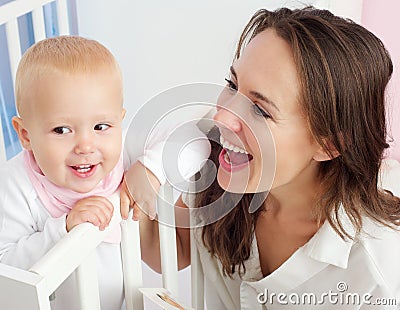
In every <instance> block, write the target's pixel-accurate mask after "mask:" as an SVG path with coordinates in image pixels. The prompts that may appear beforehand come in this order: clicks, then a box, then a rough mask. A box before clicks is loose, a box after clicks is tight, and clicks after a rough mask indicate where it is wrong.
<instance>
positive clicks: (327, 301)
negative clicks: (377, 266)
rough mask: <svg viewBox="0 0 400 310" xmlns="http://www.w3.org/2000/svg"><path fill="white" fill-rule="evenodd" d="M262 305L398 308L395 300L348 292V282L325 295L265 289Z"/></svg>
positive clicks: (339, 284)
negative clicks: (288, 292) (378, 306)
mask: <svg viewBox="0 0 400 310" xmlns="http://www.w3.org/2000/svg"><path fill="white" fill-rule="evenodd" d="M257 300H258V302H259V303H260V304H270V305H273V304H278V305H371V306H372V305H375V306H376V305H380V306H396V305H397V301H396V299H395V298H374V297H373V295H372V294H370V293H365V294H358V293H351V292H348V286H347V283H346V282H338V283H337V285H336V290H335V291H334V290H329V291H327V292H325V293H321V294H315V293H301V294H299V293H290V294H287V293H275V292H270V291H269V290H268V289H265V290H264V292H263V293H260V294H258V295H257Z"/></svg>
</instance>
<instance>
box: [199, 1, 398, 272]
mask: <svg viewBox="0 0 400 310" xmlns="http://www.w3.org/2000/svg"><path fill="white" fill-rule="evenodd" d="M267 28H273V29H274V30H275V31H276V33H277V34H278V35H279V36H280V37H281V38H282V39H284V40H285V41H286V42H287V43H288V44H289V46H290V47H291V49H292V52H293V55H294V59H295V63H296V66H297V72H298V75H299V81H300V85H301V94H300V98H299V99H300V102H301V103H302V106H303V109H304V111H305V114H306V115H307V119H308V123H309V127H310V130H311V133H312V134H313V136H314V138H315V139H316V141H317V142H318V143H319V144H320V145H322V146H323V147H324V148H325V150H326V151H327V152H328V153H331V152H332V150H336V151H338V153H339V154H340V155H339V156H338V157H336V158H334V159H332V160H329V161H326V162H323V163H321V165H320V179H321V184H322V187H321V188H323V189H324V191H323V192H321V193H320V195H319V200H318V203H317V205H316V208H315V212H316V215H317V218H319V219H323V218H326V220H327V221H328V222H329V223H330V224H331V226H332V227H333V228H334V229H335V231H336V232H337V233H338V234H339V235H340V236H341V237H342V238H345V237H348V238H352V237H353V236H352V235H351V233H350V232H348V231H346V230H345V228H344V226H343V223H342V221H341V216H340V210H341V208H343V210H344V211H345V213H346V214H347V216H348V217H349V219H350V221H351V222H352V224H353V226H354V228H355V230H356V232H360V231H361V229H362V217H363V216H368V217H370V218H372V219H373V220H375V221H377V222H379V223H381V224H383V225H386V226H391V227H397V226H398V225H399V221H400V199H399V198H397V197H395V196H393V195H392V194H391V193H389V192H386V191H383V190H381V189H380V188H379V187H378V179H379V169H380V165H381V162H382V158H383V153H384V150H385V149H386V148H388V147H389V145H388V143H387V142H386V139H387V132H386V118H385V89H386V86H387V83H388V81H389V79H390V77H391V74H392V71H393V65H392V61H391V59H390V56H389V54H388V52H387V50H386V49H385V47H384V45H383V44H382V42H381V41H380V40H379V39H378V38H377V37H376V36H375V35H374V34H372V33H371V32H370V31H368V30H367V29H365V28H363V27H362V26H360V25H358V24H356V23H354V22H352V21H351V20H348V19H344V18H340V17H337V16H334V15H333V14H332V13H330V12H329V11H327V10H317V9H314V8H312V7H306V8H304V9H297V10H290V9H286V8H283V9H279V10H276V11H274V12H271V11H267V10H260V11H258V12H257V13H256V14H255V15H254V16H253V17H252V18H251V20H250V21H249V23H248V24H247V26H246V27H245V29H244V31H243V33H242V35H241V37H240V40H239V44H238V47H237V51H236V56H235V59H238V58H239V57H240V54H241V52H242V50H243V48H244V47H245V46H246V45H247V44H248V42H249V41H250V40H251V39H253V38H254V37H255V36H256V35H257V34H258V33H260V32H262V31H264V30H265V29H267ZM332 157H334V156H332ZM216 187H218V186H216ZM220 191H221V189H220V188H219V189H216V188H210V189H209V190H207V191H205V192H204V193H203V194H199V195H198V197H197V199H196V202H197V206H198V207H201V206H202V205H204V204H205V203H207V201H206V200H204V199H205V198H206V197H207V199H208V200H210V197H212V196H213V195H211V194H210V192H220ZM249 199H251V195H250V196H249V195H245V196H244V197H243V198H242V200H241V201H240V203H239V204H238V205H237V206H236V207H235V209H234V211H233V212H234V213H235V215H234V218H232V217H233V216H232V214H228V215H227V216H225V217H224V218H222V219H221V220H219V221H217V222H216V223H214V224H211V225H208V226H205V227H204V228H203V232H202V238H203V242H204V244H205V246H206V247H207V248H208V249H209V250H210V252H211V254H212V255H215V256H217V257H218V258H219V259H220V261H221V263H222V266H223V272H224V273H225V274H228V275H232V273H233V272H234V271H235V268H236V266H243V262H244V260H246V259H247V258H248V257H249V255H250V249H251V242H252V239H253V234H254V225H255V223H256V219H257V216H258V214H259V212H257V213H255V214H253V215H251V214H246V213H248V208H246V206H248V201H249ZM241 221H245V222H246V223H242V222H241Z"/></svg>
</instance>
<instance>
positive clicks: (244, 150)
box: [125, 7, 400, 309]
mask: <svg viewBox="0 0 400 310" xmlns="http://www.w3.org/2000/svg"><path fill="white" fill-rule="evenodd" d="M392 69H393V67H392V62H391V59H390V57H389V55H388V53H387V51H386V49H385V48H384V46H383V44H382V42H381V41H380V40H379V39H378V38H376V37H375V36H374V35H373V34H372V33H370V32H369V31H367V30H366V29H365V28H363V27H361V26H359V25H357V24H355V23H353V22H351V21H349V20H346V19H342V18H339V17H336V16H334V15H332V14H331V13H330V12H329V11H325V10H316V9H314V8H311V7H307V8H304V9H300V10H293V11H292V10H289V9H285V8H284V9H279V10H277V11H275V12H270V11H267V10H260V11H258V12H257V13H256V14H255V15H254V16H253V17H252V19H251V20H250V21H249V23H248V24H247V26H246V27H245V29H244V32H243V34H242V36H241V38H240V41H239V45H238V48H237V52H236V57H235V60H234V62H233V65H232V67H231V69H230V77H229V78H227V83H228V84H227V88H226V90H224V91H223V93H222V94H221V96H220V98H219V100H218V105H217V113H216V115H215V118H214V119H215V122H216V125H217V127H218V129H219V130H218V131H219V134H220V136H221V138H220V142H221V145H222V146H223V148H222V151H221V152H220V153H217V154H216V153H215V152H217V151H216V149H215V145H214V149H213V151H214V152H213V154H212V155H211V156H213V155H214V157H217V158H218V163H219V167H218V175H217V180H218V185H219V186H220V188H219V186H218V185H217V184H216V183H214V185H213V186H211V187H209V188H208V189H207V190H206V191H204V192H203V193H200V194H198V195H197V197H196V205H197V207H199V210H200V211H199V215H198V218H199V221H200V225H199V226H201V227H199V228H197V229H196V231H197V235H198V238H197V239H198V240H197V247H198V250H199V253H200V258H201V263H202V265H203V270H204V273H205V287H206V298H207V306H208V309H239V308H241V309H258V308H262V307H263V305H264V306H266V307H267V308H268V309H280V308H281V307H282V305H294V304H295V305H296V306H297V307H298V308H300V309H301V308H303V309H309V308H313V307H319V308H323V309H331V308H332V307H333V306H332V305H342V307H344V308H346V309H359V308H360V307H363V306H368V305H370V304H374V305H375V306H374V307H375V308H374V309H390V307H393V309H396V306H395V305H394V303H395V302H397V304H399V303H400V267H399V266H400V265H399V263H398V262H399V261H400V233H399V231H398V228H399V223H400V200H399V198H398V197H396V196H393V195H392V193H391V192H389V191H385V190H383V189H381V187H380V186H378V183H379V171H380V168H381V163H382V158H383V152H384V150H385V149H386V148H387V147H388V144H387V142H386V138H387V136H386V124H385V104H384V103H385V89H386V85H387V83H388V81H389V79H390V77H391V74H392ZM244 97H246V98H248V99H249V100H248V101H246V100H245V99H244ZM215 155H216V156H215ZM214 160H216V158H214ZM385 182H386V181H385V179H384V180H383V187H386V188H387V186H389V185H390V184H387V186H386V185H385ZM221 188H222V189H221ZM223 191H227V192H234V193H236V194H228V193H224V194H223V196H221V194H222V193H223ZM240 193H241V194H242V196H240ZM252 193H263V194H264V195H263V196H262V198H263V199H262V200H259V199H258V200H255V198H260V195H254V197H253V195H252ZM395 194H397V195H398V194H399V193H395ZM238 195H239V198H237V197H238ZM220 196H221V197H220ZM184 200H185V199H184ZM235 200H236V201H238V200H240V202H239V203H235ZM214 202H218V203H215V204H214V205H213V208H204V206H209V205H210V204H211V203H214ZM229 204H230V205H229ZM178 205H180V206H185V204H184V203H183V201H182V200H181V199H180V200H179V201H178ZM218 206H219V207H218ZM249 206H250V207H251V208H250V210H249ZM221 209H224V210H225V211H224V212H222V213H224V214H226V213H227V214H226V215H225V216H223V217H221ZM231 209H232V210H231ZM202 210H204V211H202ZM229 211H230V212H229ZM249 211H250V212H249ZM125 216H126V215H125ZM141 226H142V232H141V234H142V235H141V236H142V242H141V244H142V251H143V252H142V255H143V258H144V260H145V261H146V262H147V263H148V264H149V265H150V266H151V267H152V268H153V269H155V270H160V265H159V257H158V256H157V255H155V253H158V230H157V229H156V227H157V223H156V222H155V221H149V220H148V219H145V218H143V219H142V225H141ZM153 232H154V233H153ZM177 238H178V239H179V240H178V241H179V242H178V259H179V267H180V268H183V267H185V266H187V265H188V264H189V263H190V257H189V252H190V250H189V249H190V247H189V246H190V244H189V231H188V229H182V228H178V229H177ZM380 304H384V305H383V306H380ZM296 309H297V308H296Z"/></svg>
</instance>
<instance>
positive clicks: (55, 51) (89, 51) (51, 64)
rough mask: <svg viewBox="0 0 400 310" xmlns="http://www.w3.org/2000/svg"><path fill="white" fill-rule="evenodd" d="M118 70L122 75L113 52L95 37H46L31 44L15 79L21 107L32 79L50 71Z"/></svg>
mask: <svg viewBox="0 0 400 310" xmlns="http://www.w3.org/2000/svg"><path fill="white" fill-rule="evenodd" d="M104 69H107V70H110V71H111V72H115V73H116V74H117V76H118V77H119V78H120V79H121V95H122V91H123V90H122V87H123V86H122V76H121V71H120V68H119V65H118V62H117V61H116V59H115V57H114V56H113V54H112V53H111V52H110V51H109V50H108V49H107V48H106V47H105V46H103V45H102V44H100V43H99V42H97V41H95V40H90V39H86V38H83V37H79V36H59V37H54V38H48V39H44V40H42V41H40V42H37V43H36V44H34V45H33V46H31V47H30V48H29V49H28V50H27V51H26V52H25V54H24V55H23V56H22V58H21V61H20V63H19V65H18V69H17V74H16V79H15V100H16V105H17V110H18V112H19V113H21V105H22V102H23V98H24V95H25V93H26V92H29V91H30V87H28V86H29V85H30V83H32V82H34V81H35V80H36V79H38V78H40V77H41V76H43V75H45V74H47V73H49V72H55V71H56V72H63V73H66V74H77V73H96V72H99V71H100V70H104Z"/></svg>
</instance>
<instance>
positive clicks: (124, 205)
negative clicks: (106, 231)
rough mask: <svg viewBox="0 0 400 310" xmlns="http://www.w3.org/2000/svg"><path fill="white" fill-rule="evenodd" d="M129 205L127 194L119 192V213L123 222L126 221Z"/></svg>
mask: <svg viewBox="0 0 400 310" xmlns="http://www.w3.org/2000/svg"><path fill="white" fill-rule="evenodd" d="M130 204H131V201H130V199H129V196H128V195H127V193H126V192H125V191H121V193H120V212H121V217H122V218H123V219H124V220H126V219H127V218H128V214H129V206H130Z"/></svg>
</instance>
